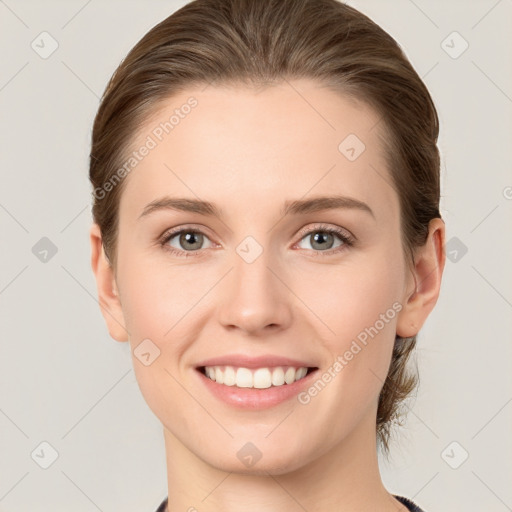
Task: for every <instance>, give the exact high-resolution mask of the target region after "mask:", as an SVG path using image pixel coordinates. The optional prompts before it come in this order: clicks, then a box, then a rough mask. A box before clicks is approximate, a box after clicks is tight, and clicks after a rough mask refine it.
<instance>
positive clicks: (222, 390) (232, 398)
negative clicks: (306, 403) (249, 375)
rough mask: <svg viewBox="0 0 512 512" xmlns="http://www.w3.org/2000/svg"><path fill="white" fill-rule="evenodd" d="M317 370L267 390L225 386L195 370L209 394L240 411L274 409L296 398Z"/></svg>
mask: <svg viewBox="0 0 512 512" xmlns="http://www.w3.org/2000/svg"><path fill="white" fill-rule="evenodd" d="M317 371H318V370H317V369H316V370H313V371H310V372H309V373H308V374H307V375H306V376H305V377H303V378H302V379H299V380H296V381H295V382H293V383H292V384H283V385H282V386H271V387H269V388H264V389H257V388H238V387H236V386H226V385H225V384H219V383H218V382H216V381H214V380H212V379H210V378H209V377H207V376H206V375H204V374H203V373H202V372H201V371H200V370H198V369H196V372H197V373H198V374H199V377H200V379H201V381H202V382H203V383H204V385H205V386H206V387H207V388H208V389H209V390H210V391H211V393H212V394H213V395H214V396H216V397H217V398H219V399H220V400H222V401H223V402H225V403H227V404H228V405H232V406H234V407H238V408H240V409H253V410H255V409H268V408H270V407H274V406H275V405H278V404H280V403H282V402H285V401H286V400H289V399H290V398H293V397H294V396H296V395H297V394H298V393H299V392H300V391H302V390H303V389H304V388H305V387H307V386H309V385H310V382H311V379H312V378H313V377H314V375H315V374H316V373H317Z"/></svg>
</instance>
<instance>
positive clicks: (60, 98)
mask: <svg viewBox="0 0 512 512" xmlns="http://www.w3.org/2000/svg"><path fill="white" fill-rule="evenodd" d="M185 3H186V2H184V1H172V0H167V1H163V0H162V1H156V0H152V1H147V0H145V1H138V2H134V1H127V0H123V1H120V0H116V1H112V0H109V1H108V2H107V1H100V0H89V1H86V0H72V1H69V0H67V1H50V0H46V1H44V2H42V1H36V0H31V1H29V0H5V1H3V0H0V52H1V54H0V62H1V64H0V123H1V124H0V140H1V143H0V144H1V145H0V148H1V151H0V169H1V173H2V178H1V187H0V222H1V229H2V231H1V234H2V238H1V244H2V250H1V264H0V318H1V337H0V343H1V351H0V432H1V435H0V511H2V512H25V511H27V512H28V511H37V512H43V511H52V512H55V511H64V510H73V511H74V512H92V511H95V510H101V511H104V512H107V511H118V510H123V511H127V512H129V511H130V512H131V511H133V512H142V511H148V512H153V511H154V510H155V509H156V507H157V505H158V504H159V503H160V502H161V500H162V499H163V498H164V497H165V496H166V495H167V482H166V467H165V458H164V445H163V438H162V427H161V425H160V423H159V421H158V420H157V419H156V418H155V417H154V415H153V414H152V412H151V411H150V409H149V408H148V406H147V405H146V403H145V402H144V400H143V398H142V396H141V394H140V391H139V389H138V387H137V383H136V381H135V376H134V373H133V369H132V362H131V359H130V353H129V346H128V344H127V343H117V342H115V341H113V340H112V339H111V338H110V337H109V334H108V331H107V329H106V326H105V324H104V321H103V317H102V316H101V313H100V309H99V306H98V303H97V300H96V285H95V281H94V278H93V274H92V271H91V268H90V248H89V239H88V230H89V226H90V223H91V213H90V210H91V195H90V190H91V189H90V186H89V182H88V178H87V172H88V155H89V149H90V147H89V143H90V133H91V127H92V122H93V118H94V115H95V113H96V109H97V107H98V104H99V97H100V96H101V94H102V93H103V90H104V88H105V86H106V83H107V81H108V79H109V78H110V76H111V74H112V73H113V71H114V70H115V68H116V67H117V65H118V64H119V63H120V61H121V59H122V58H123V57H124V56H125V55H126V53H127V52H128V51H129V50H130V48H131V47H132V46H133V45H134V44H135V43H136V42H137V41H138V40H139V39H140V38H141V37H142V36H143V35H144V34H145V33H146V32H147V31H148V30H149V29H150V28H151V27H152V26H154V25H155V24H156V23H157V22H159V21H161V20H163V19H164V18H165V17H167V16H168V15H170V14H171V13H172V12H173V11H175V10H176V9H178V8H179V7H181V6H182V5H184V4H185ZM349 3H350V5H353V6H354V7H356V8H358V9H360V10H361V11H363V12H364V13H366V14H368V15H369V16H370V17H371V18H372V19H373V20H374V21H376V22H377V23H378V24H380V25H381V26H382V27H383V28H384V29H385V30H387V31H388V32H389V33H390V34H391V35H392V36H393V37H394V38H395V39H396V40H397V41H398V42H399V44H400V45H401V46H402V47H403V49H404V51H405V52H406V54H407V56H408V57H409V58H410V60H411V62H412V63H413V65H414V67H415V69H416V70H417V71H418V73H419V75H420V76H421V77H422V78H423V79H424V81H425V83H426V84H427V87H428V88H429V90H430V92H431V94H432V96H433V98H434V101H435V103H436V106H437V108H438V113H439V117H440V122H441V135H440V139H439V147H440V150H441V153H442V200H441V213H442V215H443V218H444V220H445V222H446V225H447V251H448V260H447V264H446V268H445V273H444V281H443V286H442V291H441V296H440V299H439V301H438V304H437V306H436V308H435V310H434V312H433V313H432V315H431V316H430V317H429V319H428V321H427V324H426V325H425V327H424V328H423V330H422V331H421V333H420V335H419V337H418V351H417V358H416V360H417V363H418V367H419V372H420V386H419V388H418V392H417V396H416V398H415V399H414V400H411V401H409V402H408V406H407V407H408V408H409V409H410V410H409V414H408V419H407V422H406V424H405V425H404V426H403V427H402V428H401V429H400V430H397V431H396V435H395V440H394V443H393V447H392V458H391V460H390V462H389V463H386V462H385V461H383V460H382V461H381V469H382V475H383V479H384V483H385V484H386V486H387V488H388V490H390V492H394V493H398V494H402V495H405V496H409V497H410V498H413V499H414V500H415V501H417V502H418V503H419V504H420V505H421V506H422V507H423V508H425V510H426V512H436V511H438V512H442V511H462V510H464V511H472V512H476V511H482V510H485V511H486V512H505V511H507V510H512V486H511V485H510V484H511V482H512V441H511V432H512V429H511V426H512V372H511V366H512V343H511V341H512V336H511V333H512V285H511V283H512V265H511V262H512V237H511V233H512V159H511V142H512V138H511V136H512V36H511V31H510V27H512V0H500V1H496V0H472V1H470V2H469V1H466V0H464V1H463V0H459V1H454V0H442V1H441V0H436V1H433V0H414V1H413V0H388V1H383V0H358V1H355V0H354V1H350V2H349ZM43 32H46V33H47V34H42V33H43ZM42 39H44V43H41V40H42ZM52 45H53V46H52ZM56 45H58V47H57V46H56ZM466 46H467V48H466ZM52 50H54V51H53V53H51V55H46V54H45V52H51V51H52ZM45 251H46V252H45ZM41 443H43V444H41ZM45 465H48V467H47V468H46V469H45V468H44V467H43V466H45Z"/></svg>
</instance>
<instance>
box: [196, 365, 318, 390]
mask: <svg viewBox="0 0 512 512" xmlns="http://www.w3.org/2000/svg"><path fill="white" fill-rule="evenodd" d="M197 370H198V371H199V372H201V373H202V374H203V375H204V376H205V377H206V378H209V379H210V380H213V381H214V382H216V383H217V384H223V385H225V386H233V387H237V388H255V389H268V388H270V387H280V386H286V385H289V384H293V383H294V382H296V381H298V380H301V379H303V378H304V377H306V376H307V375H310V374H311V373H312V372H314V371H316V370H318V368H317V367H306V366H300V367H296V366H273V367H262V368H244V367H236V366H229V365H222V366H199V367H198V368H197Z"/></svg>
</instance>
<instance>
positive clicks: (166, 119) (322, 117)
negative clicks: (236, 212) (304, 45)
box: [120, 80, 398, 217]
mask: <svg viewBox="0 0 512 512" xmlns="http://www.w3.org/2000/svg"><path fill="white" fill-rule="evenodd" d="M383 126H384V123H380V116H379V115H378V114H377V112H375V111H374V110H373V109H371V107H369V106H368V105H367V104H365V103H363V102H360V101H357V100H355V99H353V98H349V97H347V96H345V95H342V94H340V93H338V92H335V91H333V90H331V89H328V88H326V87H323V86H321V85H319V84H318V83H316V82H312V81H309V80H295V81H290V82H288V81H285V82H283V83H280V84H279V85H272V86H270V87H266V88H260V89H254V88H249V87H244V86H211V85H208V86H206V87H205V86H204V85H203V86H201V87H193V88H190V89H187V90H185V91H182V92H180V93H179V94H176V95H174V96H171V97H169V98H167V99H166V100H165V101H163V102H162V103H161V104H160V105H159V108H158V109H157V110H155V111H154V112H153V114H152V115H151V116H150V117H149V118H148V119H147V120H146V122H145V123H144V125H143V126H141V128H140V130H139V131H138V133H137V136H136V140H135V141H134V143H133V145H132V149H133V151H138V150H140V149H141V148H143V147H144V146H146V147H148V148H150V149H148V150H145V151H143V152H144V154H145V156H143V157H140V154H139V157H138V159H137V162H136V165H135V166H134V167H133V169H132V170H130V172H129V174H128V175H127V176H126V178H125V179H126V180H127V183H126V184H125V185H126V187H125V190H124V191H123V194H122V196H121V205H120V214H121V216H123V215H125V216H126V215H128V216H130V217H133V216H134V215H138V214H139V213H140V211H141V210H142V209H143V208H144V206H145V205H146V204H147V203H148V202H150V201H152V200H154V199H157V198H158V197H161V196H163V195H171V196H173V195H174V196H180V197H183V196H188V197H199V198H201V199H205V200H210V201H212V202H216V203H217V202H218V203H220V204H221V205H222V203H226V202H227V203H228V204H232V205H233V206H235V205H238V207H239V208H246V209H251V208H252V209H254V208H260V207H262V205H266V206H269V204H270V203H272V204H275V208H276V211H277V210H278V209H279V208H280V207H281V203H282V202H283V201H285V200H286V199H296V198H300V197H304V196H305V195H307V194H310V195H311V194H312V195H318V194H326V193H332V192H336V193H339V194H343V195H347V196H352V197H355V198H357V199H359V200H361V201H365V202H367V203H371V204H372V205H373V206H372V208H374V209H376V210H379V209H380V210H382V211H381V213H382V215H386V214H387V215H391V214H393V213H396V212H393V209H396V208H397V207H398V203H397V197H396V193H395V191H394V190H393V188H392V186H391V178H390V176H389V172H388V170H387V163H386V159H385V150H384V146H383V142H382V136H383V134H382V133H381V129H382V128H383ZM139 153H140V151H139ZM276 201H278V202H279V204H277V202H276Z"/></svg>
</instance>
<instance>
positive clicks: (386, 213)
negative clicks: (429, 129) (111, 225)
mask: <svg viewBox="0 0 512 512" xmlns="http://www.w3.org/2000/svg"><path fill="white" fill-rule="evenodd" d="M191 97H193V98H194V100H190V98H191ZM187 102H188V103H187ZM185 105H189V107H186V106H185ZM176 109H177V110H176ZM173 114H174V116H175V117H174V118H173V119H172V121H171V122H170V123H169V120H170V118H171V116H172V115H173ZM379 120H380V119H379V116H378V115H377V114H376V113H375V112H374V111H372V110H371V109H370V108H369V107H367V106H366V105H364V104H358V103H355V102H354V101H353V100H349V99H348V98H345V97H343V96H340V95H339V94H336V93H334V92H332V91H331V90H329V89H326V88H322V87H320V86H319V85H318V84H315V83H314V82H311V81H307V80H301V81H294V82H291V83H284V84H282V85H279V86H274V87H270V88H267V89H264V90H260V91H254V90H250V89H248V88H247V89H246V88H242V87H238V88H222V87H214V86H208V87H206V88H204V87H202V88H199V87H198V88H193V89H192V88H191V89H189V90H188V91H186V92H183V93H180V94H179V95H176V96H174V97H172V98H170V99H169V100H168V101H166V103H165V104H164V106H163V108H162V109H160V110H159V112H158V115H155V116H153V117H152V119H151V120H150V121H149V122H148V123H147V124H146V125H145V126H144V127H143V129H141V131H140V133H139V134H138V136H137V141H136V143H135V144H134V146H133V149H134V151H137V155H138V156H136V158H137V164H136V166H135V167H134V168H133V170H131V171H130V172H129V174H128V175H127V176H126V177H125V178H124V179H126V180H127V182H126V183H125V185H126V188H125V189H124V191H123V194H122V197H121V202H120V209H119V236H118V240H117V254H118V260H117V268H116V284H117V293H118V296H119V300H120V304H121V308H122V309H121V310H120V311H121V312H122V316H121V317H120V318H119V320H120V322H121V323H123V324H124V326H125V327H126V329H127V331H128V332H129V341H130V344H131V348H132V354H133V365H134V368H135V372H136V376H137V379H138V383H139V385H140V388H141V391H142V393H143V395H144V397H145V399H146V401H147V403H148V405H149V406H150V408H151V409H152V410H153V412H154V413H155V414H156V415H157V417H158V418H159V419H160V420H161V421H162V423H163V425H164V426H165V427H166V429H167V431H168V432H167V433H166V435H167V436H168V438H169V439H173V440H174V442H179V443H181V444H182V445H184V446H185V447H186V448H188V449H189V450H190V451H191V452H192V453H193V454H195V455H197V456H198V457H199V458H201V459H202V460H205V461H206V462H208V463H210V464H211V465H213V466H215V467H218V468H221V469H223V470H226V471H244V470H247V471H252V470H251V469H250V466H251V465H252V464H253V463H254V462H251V461H252V460H257V459H258V458H259V457H261V458H259V460H257V463H256V465H255V469H257V470H261V471H263V470H265V471H269V470H274V471H281V470H282V471H285V470H287V471H288V470H292V469H294V468H298V467H300V466H302V465H304V464H306V463H308V462H311V461H313V460H314V459H315V458H317V457H319V456H320V455H322V454H324V453H326V452H328V451H329V450H333V449H335V447H336V446H339V445H340V443H341V442H343V441H344V440H348V439H349V436H350V437H351V438H352V439H354V438H355V435H356V432H365V436H366V437H365V438H366V439H367V440H368V439H369V438H371V437H372V436H374V435H375V415H376V409H377V402H378V396H379V392H380V390H381V388H382V386H383V383H384V380H385V378H386V375H387V371H388V368H389V364H390V360H391V353H392V348H393V343H394V340H395V334H396V332H397V331H398V333H399V334H400V325H401V324H403V325H405V324H406V323H407V319H405V318H404V315H405V314H406V311H405V310H402V311H400V310H401V309H402V306H403V305H404V304H405V303H406V302H407V297H408V296H409V295H410V294H411V291H412V290H414V282H413V281H412V277H411V276H410V274H409V273H408V272H407V270H406V262H405V260H404V256H403V252H402V246H401V235H400V233H401V232H400V230H401V226H400V220H399V202H398V196H397V194H396V192H395V190H394V189H393V188H392V186H391V177H390V174H389V172H388V170H387V168H386V164H385V159H384V150H383V146H382V142H381V140H380V138H379V135H378V132H379V130H380V129H382V128H383V124H382V123H380V124H379ZM166 122H167V123H168V124H167V125H166V124H165V123H166ZM160 123H162V125H161V124H160ZM144 145H145V146H146V147H147V148H148V150H147V151H146V150H142V151H139V150H140V148H141V147H142V146H144ZM132 164H133V162H132ZM178 198H179V199H180V201H181V203H179V204H181V206H182V207H183V206H189V207H190V206H193V208H190V209H187V208H185V209H180V208H179V205H178V206H176V207H175V208H172V207H171V206H172V205H171V202H170V201H171V200H174V201H176V200H177V199H178ZM319 198H337V199H336V200H331V201H328V200H325V201H317V202H314V201H315V200H318V199H319ZM340 198H349V199H350V200H349V199H345V200H343V199H340ZM185 200H187V201H185ZM155 202H158V205H159V206H160V207H159V206H158V205H156V206H155V204H156V203H155ZM166 202H167V203H166ZM201 202H208V203H209V204H211V205H213V207H214V210H215V213H212V212H211V211H210V209H209V208H206V207H205V206H204V205H202V204H203V203H201ZM152 203H153V206H154V207H153V208H151V207H150V206H148V205H151V204H152ZM166 204H167V207H165V205H166ZM285 211H286V214H285ZM171 229H172V230H173V231H174V232H175V233H174V234H173V235H172V236H171V238H170V239H168V240H164V235H165V234H166V232H169V230H171ZM179 230H183V233H181V234H180V233H177V234H176V232H177V231H179ZM326 230H334V231H338V232H339V234H338V233H336V232H332V233H329V231H326ZM194 233H195V234H194ZM120 314H121V313H120ZM402 335H410V333H403V334H402ZM139 345H140V346H139ZM237 357H239V358H238V360H237V359H236V358H237ZM244 358H245V359H244ZM256 358H263V359H260V360H256ZM265 358H269V359H268V360H265ZM271 358H274V359H273V360H272V359H271ZM279 358H285V359H289V360H292V361H285V360H284V359H282V360H280V359H279ZM210 359H215V361H210V362H209V364H210V365H211V366H218V367H219V368H218V370H217V369H215V368H214V369H213V370H212V371H213V372H216V375H219V379H221V378H224V379H227V380H228V382H231V383H232V380H231V381H230V379H233V378H236V376H237V374H238V376H239V377H240V380H239V381H238V383H239V384H240V387H238V386H237V385H227V384H220V383H217V382H214V381H212V380H211V379H209V378H208V377H207V376H205V375H203V374H202V373H201V371H200V369H198V367H200V366H204V365H205V364H207V363H208V360H210ZM337 363H338V364H337ZM225 365H229V366H232V367H233V371H231V370H229V369H228V370H227V371H222V370H223V368H224V366H225ZM292 365H294V366H295V367H298V366H304V367H308V368H317V370H316V371H314V372H312V373H311V372H310V373H308V374H307V375H306V376H305V377H304V378H303V379H299V380H298V381H296V382H295V383H294V384H286V383H285V384H283V385H282V386H277V385H276V386H274V385H272V386H271V387H263V388H256V389H251V388H248V387H243V386H244V384H243V383H242V380H243V378H244V375H245V377H246V378H248V379H249V380H248V381H247V383H246V384H245V385H247V384H250V382H251V379H252V382H253V383H254V380H256V381H257V382H258V384H257V385H259V386H267V385H268V384H270V383H272V378H274V382H275V383H276V384H279V382H282V376H281V375H282V374H281V373H280V370H278V369H277V367H280V366H281V367H284V368H283V373H284V374H285V377H286V371H287V368H288V367H289V366H292ZM238 367H244V368H248V369H249V371H247V370H241V371H238ZM265 368H267V369H265ZM256 369H260V370H259V371H258V372H256ZM287 373H288V379H293V378H297V377H300V376H301V373H300V372H299V373H298V375H295V377H294V375H293V372H292V371H288V372H287ZM256 374H257V375H256ZM329 377H330V378H329ZM269 379H270V380H269ZM315 382H316V387H315ZM287 386H290V387H289V388H287ZM290 390H291V393H290ZM249 443H251V444H249ZM251 457H252V458H251Z"/></svg>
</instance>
